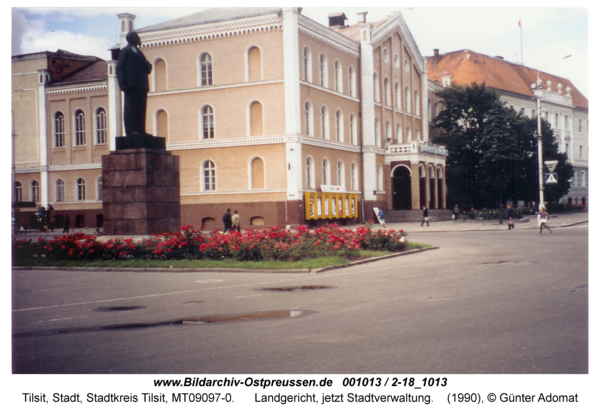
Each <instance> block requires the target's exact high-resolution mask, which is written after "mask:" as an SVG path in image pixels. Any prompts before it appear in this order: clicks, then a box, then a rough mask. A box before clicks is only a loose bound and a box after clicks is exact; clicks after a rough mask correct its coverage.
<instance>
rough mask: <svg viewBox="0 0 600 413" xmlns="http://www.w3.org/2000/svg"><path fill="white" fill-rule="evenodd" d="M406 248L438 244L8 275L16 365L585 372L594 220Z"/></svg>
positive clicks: (68, 369) (47, 369)
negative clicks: (236, 262)
mask: <svg viewBox="0 0 600 413" xmlns="http://www.w3.org/2000/svg"><path fill="white" fill-rule="evenodd" d="M409 239H410V240H411V241H416V242H424V243H429V244H433V245H437V246H439V247H440V249H438V250H433V251H427V252H423V253H418V254H412V255H406V256H402V257H398V258H393V259H386V260H381V261H377V262H375V263H370V264H364V265H358V266H355V267H351V268H344V269H339V270H335V271H328V272H324V273H308V274H306V273H305V274H262V273H206V272H204V273H182V272H179V273H169V272H164V273H161V272H156V273H135V272H87V273H86V272H78V271H23V270H17V271H13V272H12V277H13V279H12V298H13V301H12V306H13V307H12V308H13V312H12V319H13V324H12V333H13V336H12V342H13V354H12V366H13V372H14V373H195V374H202V373H221V374H233V373H238V374H247V373H261V374H270V373H282V374H285V373H296V374H298V373H318V374H333V373H354V374H358V373H386V374H408V373H412V374H434V373H435V374H460V373H496V374H500V373H546V374H561V373H587V372H588V289H587V286H588V228H587V225H578V226H575V227H571V228H556V229H553V234H552V235H550V234H549V233H544V234H543V235H539V234H538V233H537V231H535V230H529V231H479V232H441V233H426V232H424V233H418V234H413V235H409ZM300 286H303V287H310V289H302V290H295V291H281V290H265V288H280V287H300ZM321 287H328V288H321ZM116 310H120V311H116ZM275 310H282V311H278V312H274V311H275ZM229 315H237V316H239V315H244V316H240V317H233V318H229V319H227V318H219V317H221V316H229ZM209 317H212V318H209Z"/></svg>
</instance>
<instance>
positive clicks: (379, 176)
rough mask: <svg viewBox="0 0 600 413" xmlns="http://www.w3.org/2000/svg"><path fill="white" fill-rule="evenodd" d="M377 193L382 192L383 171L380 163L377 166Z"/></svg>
mask: <svg viewBox="0 0 600 413" xmlns="http://www.w3.org/2000/svg"><path fill="white" fill-rule="evenodd" d="M377 191H379V192H382V191H383V171H382V169H381V164H380V163H378V164H377Z"/></svg>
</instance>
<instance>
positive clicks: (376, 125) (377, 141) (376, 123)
mask: <svg viewBox="0 0 600 413" xmlns="http://www.w3.org/2000/svg"><path fill="white" fill-rule="evenodd" d="M373 136H374V137H375V145H376V146H381V145H380V143H379V119H377V118H375V134H374V135H373Z"/></svg>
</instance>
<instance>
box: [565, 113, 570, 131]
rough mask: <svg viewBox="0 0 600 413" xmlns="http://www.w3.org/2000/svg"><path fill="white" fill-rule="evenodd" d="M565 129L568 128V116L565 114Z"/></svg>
mask: <svg viewBox="0 0 600 413" xmlns="http://www.w3.org/2000/svg"><path fill="white" fill-rule="evenodd" d="M565 129H569V117H568V116H567V115H565Z"/></svg>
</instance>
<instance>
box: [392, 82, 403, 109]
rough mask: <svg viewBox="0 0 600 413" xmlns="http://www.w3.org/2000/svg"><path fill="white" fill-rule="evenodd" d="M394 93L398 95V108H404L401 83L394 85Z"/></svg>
mask: <svg viewBox="0 0 600 413" xmlns="http://www.w3.org/2000/svg"><path fill="white" fill-rule="evenodd" d="M394 94H395V95H396V109H398V110H402V94H401V93H400V83H396V84H395V85H394Z"/></svg>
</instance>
